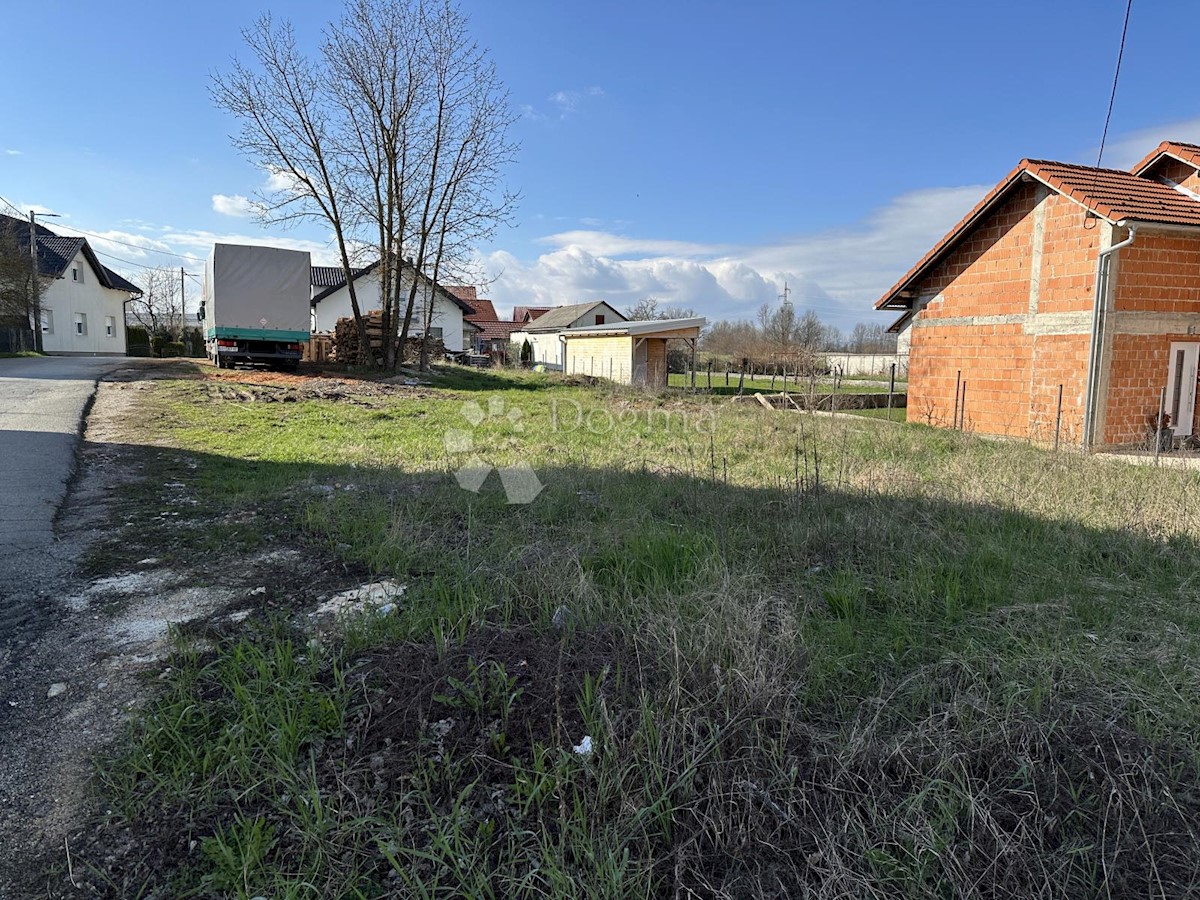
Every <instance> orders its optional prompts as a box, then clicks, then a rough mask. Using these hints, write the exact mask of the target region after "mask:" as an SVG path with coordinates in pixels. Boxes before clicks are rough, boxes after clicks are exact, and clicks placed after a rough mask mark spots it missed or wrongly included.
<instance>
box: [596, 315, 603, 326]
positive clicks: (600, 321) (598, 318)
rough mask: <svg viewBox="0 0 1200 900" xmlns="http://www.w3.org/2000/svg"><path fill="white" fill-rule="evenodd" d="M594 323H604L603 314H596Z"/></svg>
mask: <svg viewBox="0 0 1200 900" xmlns="http://www.w3.org/2000/svg"><path fill="white" fill-rule="evenodd" d="M596 324H597V325H603V324H604V316H596Z"/></svg>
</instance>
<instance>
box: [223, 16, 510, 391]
mask: <svg viewBox="0 0 1200 900" xmlns="http://www.w3.org/2000/svg"><path fill="white" fill-rule="evenodd" d="M245 37H246V41H247V44H248V46H249V48H250V50H251V51H252V53H253V55H254V57H255V58H256V62H257V66H256V68H255V69H250V68H249V67H247V66H244V65H242V64H240V63H237V62H235V63H234V68H233V70H232V72H231V73H230V74H229V75H227V76H218V77H217V79H216V82H215V83H216V87H215V88H214V96H215V98H216V100H217V103H218V104H219V105H220V106H222V107H223V108H225V109H227V110H229V111H230V112H232V113H234V115H236V116H237V117H238V118H239V119H240V120H241V121H242V131H241V134H240V135H239V136H238V137H236V138H235V139H234V143H235V145H236V146H237V147H238V148H239V149H241V150H242V151H243V152H244V153H245V154H246V155H247V156H249V157H251V158H252V159H254V160H255V161H256V162H258V163H259V164H260V165H262V166H264V167H265V168H268V169H270V170H272V171H276V172H282V173H284V174H285V175H286V176H287V178H288V180H289V183H288V184H286V185H282V187H283V190H281V191H275V192H273V193H272V194H270V195H269V196H264V197H263V200H264V205H263V207H262V216H263V218H265V219H266V220H268V221H276V222H278V221H289V220H291V219H294V218H317V219H319V220H322V221H324V222H326V223H328V224H329V226H330V227H331V229H332V231H333V233H334V237H335V240H336V241H337V244H338V249H339V252H340V255H341V258H342V263H343V267H344V268H345V270H346V276H347V282H348V283H349V285H350V298H351V306H352V308H353V310H354V316H355V320H356V322H357V323H358V328H359V335H360V342H361V343H362V345H363V346H367V340H366V332H365V323H364V322H363V320H362V314H361V310H360V308H359V303H358V299H357V296H356V294H355V290H354V282H353V281H352V280H351V278H350V276H351V274H352V273H351V261H352V259H354V258H361V256H362V255H363V253H364V252H366V251H367V250H368V248H369V251H370V252H371V253H372V255H375V256H376V258H377V259H378V264H379V277H380V290H381V299H382V301H383V326H384V327H383V330H384V339H385V341H384V352H383V358H382V359H381V362H382V363H383V364H385V365H389V366H391V365H395V364H396V363H398V362H399V361H400V360H401V359H402V357H403V351H404V347H405V345H406V341H407V337H408V334H409V332H410V329H411V328H412V324H413V318H414V314H416V315H419V317H420V319H419V321H420V324H421V326H422V332H423V336H424V340H423V341H422V349H421V367H422V368H427V367H428V364H429V347H430V340H431V333H432V327H433V326H432V323H433V318H434V315H435V312H434V309H435V299H436V294H437V291H436V284H437V283H438V281H439V280H440V279H441V278H442V277H443V275H446V276H456V277H461V276H462V275H464V274H465V273H466V271H467V269H468V268H469V266H470V263H471V260H472V259H473V255H474V249H475V247H477V246H478V244H479V243H480V242H481V241H484V240H486V239H487V238H488V237H490V236H491V235H492V234H493V233H494V231H495V229H496V227H497V226H498V225H499V224H501V223H502V222H504V221H506V220H507V218H508V216H509V214H510V213H511V210H512V207H513V204H514V203H515V200H516V198H515V196H514V195H512V194H510V193H508V192H507V191H505V190H504V188H503V185H502V183H501V178H502V174H503V170H504V169H505V167H506V166H507V165H508V163H509V162H510V161H511V160H512V158H513V156H514V155H515V152H516V145H515V144H513V143H512V142H511V141H510V140H509V139H508V130H509V127H510V125H511V124H512V122H513V121H514V118H515V117H514V114H513V112H512V108H511V104H510V103H509V99H508V95H507V93H506V92H505V90H504V89H503V86H502V84H501V83H500V80H499V78H498V76H497V74H496V71H495V66H494V65H493V63H492V62H491V60H490V58H489V57H488V55H487V52H486V51H485V50H483V49H481V48H480V47H479V46H478V45H477V44H476V43H475V42H474V41H472V40H471V38H470V35H469V32H468V28H467V20H466V18H465V16H463V15H462V13H461V12H459V10H458V8H457V7H456V6H455V5H454V4H453V3H452V2H449V0H441V2H435V0H429V2H426V0H349V5H348V6H347V8H346V10H345V12H344V14H343V15H342V17H341V19H340V20H339V21H338V22H337V23H335V24H331V25H330V26H328V27H327V28H326V31H325V41H324V43H323V45H322V47H321V52H320V54H319V55H318V56H317V57H315V58H309V57H306V56H304V55H302V54H301V53H300V52H299V51H298V50H297V49H296V45H295V37H294V33H293V31H292V29H291V27H290V26H289V25H287V24H283V25H276V24H274V23H273V22H272V20H271V19H270V18H269V17H268V18H264V19H262V20H260V22H259V23H258V25H256V26H255V27H254V28H252V29H251V30H250V31H248V32H247V33H246V35H245ZM356 251H357V252H356Z"/></svg>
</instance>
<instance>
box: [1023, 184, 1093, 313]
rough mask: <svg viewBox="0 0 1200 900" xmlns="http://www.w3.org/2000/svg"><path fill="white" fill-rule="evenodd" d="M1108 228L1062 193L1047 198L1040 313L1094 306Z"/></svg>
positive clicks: (1039, 301) (1039, 296) (1068, 310)
mask: <svg viewBox="0 0 1200 900" xmlns="http://www.w3.org/2000/svg"><path fill="white" fill-rule="evenodd" d="M1105 227H1106V226H1105V225H1104V223H1103V222H1101V221H1100V220H1099V219H1094V218H1087V217H1086V214H1085V211H1084V209H1083V207H1082V206H1080V205H1079V204H1078V203H1075V202H1074V201H1073V200H1070V199H1068V198H1067V197H1064V196H1062V195H1061V194H1051V195H1050V196H1049V197H1047V198H1046V225H1045V231H1044V237H1043V240H1042V267H1041V279H1040V290H1039V291H1038V312H1039V313H1061V312H1078V311H1079V310H1090V309H1091V308H1092V302H1093V298H1094V296H1095V291H1096V288H1095V284H1096V254H1097V253H1098V252H1099V247H1100V233H1101V231H1102V230H1104V228H1105Z"/></svg>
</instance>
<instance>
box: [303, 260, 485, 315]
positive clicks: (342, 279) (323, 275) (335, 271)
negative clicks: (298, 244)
mask: <svg viewBox="0 0 1200 900" xmlns="http://www.w3.org/2000/svg"><path fill="white" fill-rule="evenodd" d="M378 265H379V260H375V262H373V263H371V264H370V265H366V266H363V267H362V268H361V269H354V270H353V271H354V278H353V280H354V281H358V279H360V278H362V276H364V275H366V274H367V273H368V272H371V271H374V270H375V268H376V267H378ZM406 265H407V264H406ZM309 269H310V271H311V272H312V286H313V287H319V288H322V290H320V291H318V292H317V293H315V294H313V298H312V302H313V303H320V302H321V301H322V300H324V299H325V298H326V297H328V296H329V295H330V294H333V293H336V292H337V291H338V290H339V289H340V288H342V287H344V286H345V284H346V270H345V269H343V268H342V267H341V266H310V267H309ZM421 277H422V278H423V279H425V281H427V282H432V281H433V279H432V278H430V277H429V276H428V275H426V274H424V273H421ZM318 279H320V280H318ZM436 287H437V289H438V290H439V291H441V292H442V296H444V297H445V298H446V299H447V300H449V301H450V302H451V303H453V304H454V305H455V306H457V307H458V308H459V309H461V310H462V311H463V312H464V313H467V314H470V313H473V312H475V307H473V306H471V305H470V304H469V303H466V302H464V301H463V300H461V299H460V298H458V297H456V296H455V295H454V294H453V292H451V291H449V290H447V289H446V288H444V287H442V285H440V284H439V285H436Z"/></svg>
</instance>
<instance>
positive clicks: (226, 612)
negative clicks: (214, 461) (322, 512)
mask: <svg viewBox="0 0 1200 900" xmlns="http://www.w3.org/2000/svg"><path fill="white" fill-rule="evenodd" d="M198 369H199V367H198V366H196V365H195V364H193V363H188V362H185V361H161V362H159V361H155V362H146V361H139V363H138V364H131V365H129V366H126V367H122V368H121V369H118V370H116V371H115V372H114V373H113V374H112V376H111V378H106V379H105V380H104V381H102V383H101V385H100V387H99V390H98V392H97V395H96V398H95V402H94V405H93V408H92V410H91V413H90V415H89V417H88V420H87V424H86V429H85V433H84V440H83V443H82V445H81V448H80V451H79V463H78V466H77V471H76V474H75V477H74V478H73V480H72V483H71V486H70V489H69V491H68V494H67V497H66V499H65V501H64V503H63V506H62V508H61V509H60V510H59V513H58V516H57V519H56V530H57V537H58V542H57V545H56V551H57V552H59V553H62V554H64V555H66V556H67V557H68V558H69V559H70V560H71V563H70V565H69V566H68V567H67V570H68V571H67V573H66V575H65V577H63V578H61V579H59V580H57V581H56V583H55V585H54V589H53V591H52V592H49V593H47V594H46V595H45V596H42V597H38V598H31V599H30V602H37V603H40V604H45V605H48V606H50V607H53V610H52V612H51V613H50V614H49V615H45V616H39V617H32V618H30V623H31V624H30V625H29V628H28V629H27V630H28V634H23V635H17V636H15V639H14V646H15V647H16V648H17V649H16V650H15V651H13V652H10V653H6V654H5V655H4V656H3V658H0V695H2V700H0V704H2V708H0V745H2V746H3V756H4V763H3V765H0V846H3V847H4V852H3V853H0V898H8V897H13V898H17V897H22V898H23V897H27V896H44V895H45V894H46V886H45V884H32V883H29V881H28V879H29V878H30V876H31V873H32V872H36V871H38V870H39V866H38V865H37V861H38V860H48V861H50V862H55V863H57V862H61V859H62V857H63V840H64V837H65V835H67V834H68V833H69V832H70V830H71V829H72V828H75V827H78V824H79V823H80V822H81V821H83V820H84V819H85V818H86V817H87V816H88V815H89V814H90V804H91V803H92V802H93V801H94V794H93V791H92V789H91V786H90V780H91V773H92V758H93V756H94V755H95V754H96V752H97V751H98V750H100V749H101V748H103V747H105V746H107V745H109V744H110V743H111V742H112V741H113V740H114V739H115V738H116V737H117V735H118V734H119V733H120V732H121V730H122V729H123V728H124V725H125V723H126V721H127V720H128V718H129V715H130V713H131V712H132V711H134V710H136V709H137V708H138V707H139V706H140V705H141V704H142V703H143V702H144V701H145V699H146V697H147V696H148V695H149V694H152V693H153V692H154V691H155V690H156V689H157V684H158V682H157V681H156V677H157V675H159V674H160V673H161V672H162V671H163V670H164V667H165V666H166V665H167V662H166V659H167V656H168V655H169V652H170V648H171V632H172V631H173V630H174V629H179V630H181V631H182V632H184V633H186V634H189V635H192V636H195V637H199V638H201V639H204V640H219V639H221V638H222V637H225V636H228V635H229V634H232V633H235V632H236V631H237V630H238V629H240V628H242V627H244V626H245V624H246V623H247V621H253V620H266V619H269V618H277V617H289V616H293V615H295V616H301V617H302V616H304V615H306V612H307V610H309V609H311V608H313V607H315V606H316V605H317V604H318V603H320V602H321V601H322V600H323V599H327V598H328V597H329V596H330V595H332V594H336V593H337V592H338V591H341V590H345V589H346V588H350V587H354V586H357V585H359V584H362V583H363V582H364V581H366V580H367V579H368V577H369V573H367V572H366V571H365V570H364V569H362V568H361V567H358V566H357V565H354V564H347V563H345V562H343V561H341V560H339V559H336V558H334V557H332V556H331V555H330V553H329V550H328V548H327V546H326V545H324V544H322V543H321V542H319V541H315V540H311V539H309V538H308V537H307V536H306V535H305V534H304V532H303V530H302V529H293V530H291V531H290V532H289V533H288V536H287V538H286V540H285V539H281V538H280V537H279V536H278V535H277V534H276V533H271V534H270V535H269V536H268V540H269V542H270V543H269V546H267V547H266V548H260V549H256V550H255V551H253V552H249V551H236V550H234V549H228V550H226V551H223V552H219V553H215V552H205V553H189V552H187V551H186V547H185V546H183V545H185V544H186V543H187V541H188V540H189V538H188V534H189V533H190V532H189V531H188V530H187V529H188V526H189V523H190V522H191V519H192V517H193V516H194V515H195V514H196V513H195V506H194V504H195V501H192V500H191V499H190V495H191V492H192V491H193V487H194V486H193V485H192V484H191V483H190V481H191V479H192V478H193V477H195V474H196V471H197V463H196V462H195V461H194V460H191V459H190V458H188V457H187V456H186V455H185V454H178V453H176V452H175V451H171V450H166V449H164V448H159V447H153V446H147V445H144V444H142V443H139V441H140V437H139V431H140V428H139V422H140V418H141V416H142V413H141V412H140V410H141V406H140V399H141V398H142V397H143V396H145V393H144V391H145V390H148V389H149V385H152V384H153V381H154V380H157V379H161V378H184V379H197V378H200V377H202V374H198V372H197V370H198ZM139 378H142V379H149V381H148V382H147V381H139ZM138 498H141V499H140V500H139V499H138ZM139 502H141V503H142V504H143V505H145V504H146V503H149V504H150V505H151V506H153V509H152V510H150V511H149V512H148V513H146V512H141V513H139V512H138V511H136V510H133V509H131V508H130V504H131V503H132V504H134V505H135V506H136V504H137V503H139ZM163 509H166V510H167V512H161V513H160V512H159V511H160V510H163ZM156 513H157V515H156ZM147 515H149V516H150V518H149V521H148V522H147V520H146V516H147ZM280 531H288V530H287V529H281V530H280ZM97 548H98V549H97ZM177 549H179V550H182V551H183V552H180V553H175V554H174V556H172V551H173V550H177ZM85 557H86V559H85ZM172 558H173V559H174V560H175V561H174V562H170V561H164V559H166V560H171V559H172ZM179 559H184V560H186V562H184V563H180V562H179V561H178V560H179ZM84 562H86V563H87V565H86V566H84ZM35 626H36V627H35Z"/></svg>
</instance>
